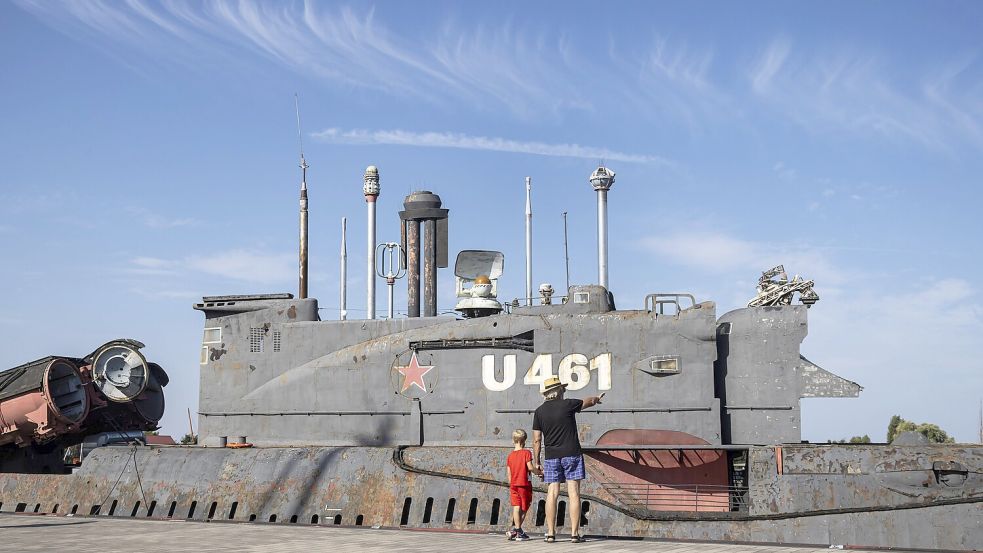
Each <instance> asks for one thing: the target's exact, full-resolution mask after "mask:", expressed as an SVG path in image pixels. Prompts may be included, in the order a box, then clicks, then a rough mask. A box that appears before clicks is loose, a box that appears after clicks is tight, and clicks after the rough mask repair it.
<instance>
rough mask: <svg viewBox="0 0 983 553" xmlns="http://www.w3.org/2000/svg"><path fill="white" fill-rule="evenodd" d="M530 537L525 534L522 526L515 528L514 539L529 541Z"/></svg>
mask: <svg viewBox="0 0 983 553" xmlns="http://www.w3.org/2000/svg"><path fill="white" fill-rule="evenodd" d="M531 539H532V538H530V537H529V534H527V533H526V531H525V530H523V529H522V528H519V529H518V530H516V533H515V541H529V540H531Z"/></svg>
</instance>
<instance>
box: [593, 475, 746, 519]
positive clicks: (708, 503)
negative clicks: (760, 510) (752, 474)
mask: <svg viewBox="0 0 983 553" xmlns="http://www.w3.org/2000/svg"><path fill="white" fill-rule="evenodd" d="M602 486H603V487H604V489H605V490H607V491H608V493H610V494H611V495H613V496H614V497H615V498H617V499H618V501H619V502H620V503H621V504H623V505H625V506H626V507H633V508H636V509H648V510H651V511H687V512H697V511H716V512H728V511H745V510H746V509H747V505H746V502H745V500H746V496H747V488H746V487H740V486H722V485H715V484H653V483H626V482H603V483H602Z"/></svg>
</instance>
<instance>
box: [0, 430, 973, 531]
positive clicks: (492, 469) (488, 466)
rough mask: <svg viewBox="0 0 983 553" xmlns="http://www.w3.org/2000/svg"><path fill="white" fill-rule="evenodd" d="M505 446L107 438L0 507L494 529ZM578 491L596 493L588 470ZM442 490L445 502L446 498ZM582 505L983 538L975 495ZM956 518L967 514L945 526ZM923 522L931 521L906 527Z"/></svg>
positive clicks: (617, 521)
mask: <svg viewBox="0 0 983 553" xmlns="http://www.w3.org/2000/svg"><path fill="white" fill-rule="evenodd" d="M506 453H507V449H505V448H416V449H413V448H411V449H410V450H407V451H406V458H407V460H408V462H410V463H413V464H415V465H419V466H421V467H427V468H428V469H430V470H436V471H440V470H447V471H451V470H456V471H458V472H459V473H462V472H465V471H462V467H466V468H467V469H468V471H470V472H467V473H466V474H462V475H463V476H474V477H477V476H480V477H487V478H488V479H489V480H496V481H498V482H499V483H500V484H490V483H484V482H474V481H467V480H462V479H452V478H445V477H438V476H432V475H427V474H417V473H411V472H405V471H403V470H400V469H399V468H398V467H397V466H396V465H394V463H393V462H392V450H391V449H388V448H355V447H353V448H265V449H263V448H260V449H252V450H249V449H247V450H230V449H218V448H182V447H161V448H154V447H139V448H127V447H106V448H101V449H100V450H97V451H96V452H94V453H93V454H92V456H90V457H89V458H88V459H87V460H86V462H85V463H84V464H83V467H82V470H81V471H79V472H78V473H76V474H74V475H10V474H5V475H2V476H0V503H2V505H0V511H3V512H11V511H15V510H17V508H18V507H19V506H20V505H21V504H23V510H25V511H27V512H32V511H33V510H34V509H35V508H37V509H38V512H52V511H54V510H55V507H56V505H57V511H58V512H59V513H66V512H71V511H72V510H73V509H74V510H75V512H76V514H78V515H88V514H90V513H94V512H98V513H99V515H98V516H107V515H109V514H110V513H112V516H118V517H130V516H134V517H142V518H146V517H147V516H148V511H149V507H150V506H152V507H153V512H152V513H150V516H151V517H152V518H165V519H166V518H176V519H194V520H208V519H224V520H228V519H229V518H230V514H231V515H232V516H231V518H232V519H233V520H238V521H249V520H250V519H253V520H255V521H263V522H268V521H270V519H271V517H275V520H276V522H280V523H289V522H290V521H291V520H294V521H298V522H308V521H310V520H311V519H312V517H313V516H314V515H317V516H318V520H319V521H322V522H321V523H328V524H331V523H333V522H334V520H335V517H336V516H340V517H341V518H340V519H339V521H340V522H341V523H342V524H347V525H354V524H357V523H358V522H360V523H361V525H365V526H370V525H380V526H389V527H395V526H401V525H406V526H414V527H432V528H454V529H461V530H468V529H474V530H496V529H499V530H500V529H502V528H504V524H505V523H506V508H507V501H508V499H507V491H506V490H505V487H504V486H503V485H501V484H504V474H501V472H502V468H501V467H502V466H503V462H504V461H503V460H504V457H505V455H506ZM134 461H136V462H135V463H134ZM772 468H773V467H772ZM588 470H589V471H590V470H592V469H591V467H590V465H589V466H588ZM137 474H139V478H138V477H137ZM117 478H119V482H118V484H116V485H115V486H114V482H116V480H117ZM584 491H585V492H587V493H588V495H590V494H594V493H601V492H603V490H601V489H600V486H599V485H598V484H597V483H596V482H595V481H594V480H593V479H592V478H590V477H589V478H588V480H587V481H585V486H584ZM542 498H543V494H542V493H541V492H536V493H535V495H534V507H533V510H532V512H531V513H530V521H531V523H532V524H531V526H532V527H533V529H535V528H539V527H540V526H541V525H540V524H538V522H537V520H538V519H539V516H540V515H539V512H540V510H541V507H540V504H539V501H540V500H541V499H542ZM561 499H562V500H565V499H566V498H561ZM407 500H409V501H407ZM450 500H454V501H453V507H450V508H449V504H450ZM496 500H498V501H497V503H496ZM138 502H139V504H138ZM472 502H474V503H473V504H474V508H473V509H472ZM428 504H429V509H428ZM172 505H173V508H172ZM213 505H214V506H213ZM95 506H98V507H97V508H96V507H95ZM233 506H234V512H233ZM428 510H429V517H428V516H427V514H428V513H427V512H428ZM448 515H450V516H449V517H448ZM585 516H586V518H587V525H586V526H585V530H586V532H588V533H596V532H598V531H600V532H602V533H604V534H610V535H628V536H631V535H636V536H643V535H644V536H652V537H672V538H676V539H705V540H732V541H758V542H773V543H774V542H777V543H782V542H785V543H788V542H795V543H819V544H826V543H829V544H854V545H876V546H881V547H934V548H940V547H941V548H949V549H970V548H972V547H973V546H977V547H978V545H979V544H980V543H983V542H980V541H979V540H980V538H981V532H983V531H981V526H980V522H979V504H978V503H977V504H963V505H950V506H944V507H925V508H918V509H905V510H901V511H873V512H854V513H843V514H827V515H816V516H804V517H789V518H779V519H775V520H770V519H747V518H745V519H738V518H735V519H734V520H726V519H706V520H701V519H699V518H690V519H685V518H680V519H676V520H640V519H636V518H633V517H630V516H625V515H624V514H623V513H622V512H619V511H617V510H614V509H610V508H608V507H606V506H604V505H602V504H599V503H591V504H590V505H589V506H588V510H587V512H586V515H585ZM294 517H296V518H294ZM448 519H449V521H448ZM954 521H968V522H965V523H964V524H963V526H957V527H955V528H953V523H954ZM916 523H917V524H916ZM567 524H569V521H565V522H564V523H561V524H560V528H561V529H562V528H564V527H566V525H567ZM926 524H927V525H929V526H930V527H932V528H937V531H935V532H929V533H926V532H924V531H918V532H916V531H914V530H911V528H912V527H915V526H918V527H924V526H925V525H926ZM943 530H944V531H943ZM561 531H562V530H561Z"/></svg>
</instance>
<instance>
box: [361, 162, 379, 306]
mask: <svg viewBox="0 0 983 553" xmlns="http://www.w3.org/2000/svg"><path fill="white" fill-rule="evenodd" d="M362 182H363V185H362V192H363V193H364V194H365V205H366V206H367V208H368V231H369V239H368V245H367V249H366V252H367V254H368V255H367V257H368V264H367V265H366V266H367V268H368V272H367V273H366V278H367V281H366V287H367V294H366V302H365V309H366V310H367V311H368V316H367V317H366V318H369V319H374V318H375V203H376V199H378V198H379V193H380V192H381V188H380V187H379V169H378V168H377V167H376V166H375V165H369V166H368V167H367V168H366V169H365V176H364V177H363V178H362Z"/></svg>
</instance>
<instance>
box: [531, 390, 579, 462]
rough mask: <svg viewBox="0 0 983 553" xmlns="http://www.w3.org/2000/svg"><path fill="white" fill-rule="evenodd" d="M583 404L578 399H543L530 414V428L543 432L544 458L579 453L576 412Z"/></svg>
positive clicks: (569, 455) (555, 457)
mask: <svg viewBox="0 0 983 553" xmlns="http://www.w3.org/2000/svg"><path fill="white" fill-rule="evenodd" d="M583 406H584V402H583V401H581V400H579V399H553V400H550V401H544V402H543V404H542V405H540V406H539V408H538V409H536V413H535V414H534V415H533V416H532V429H533V430H539V431H540V432H542V433H543V443H544V444H546V458H547V459H559V458H561V457H571V456H573V455H580V454H581V451H580V439H579V438H578V437H577V412H578V411H580V408H581V407H583Z"/></svg>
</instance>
